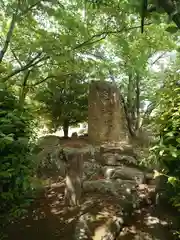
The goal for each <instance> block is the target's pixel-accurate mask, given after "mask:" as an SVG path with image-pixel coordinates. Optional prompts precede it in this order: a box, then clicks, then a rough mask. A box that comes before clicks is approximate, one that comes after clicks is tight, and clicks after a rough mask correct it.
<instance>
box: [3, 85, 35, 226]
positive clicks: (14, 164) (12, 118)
mask: <svg viewBox="0 0 180 240" xmlns="http://www.w3.org/2000/svg"><path fill="white" fill-rule="evenodd" d="M31 129H32V116H31V115H30V111H28V109H25V108H23V109H22V108H20V106H19V104H18V101H17V99H16V97H15V96H14V94H13V93H12V92H11V91H9V90H8V89H7V88H1V89H0V216H1V218H2V219H3V222H4V223H5V222H6V220H7V219H10V217H11V216H18V215H19V214H20V212H19V209H20V206H22V204H26V201H25V200H26V199H27V193H28V192H29V191H30V190H31V180H30V179H31V176H32V172H33V162H32V155H31V137H32V130H31ZM2 219H0V222H1V223H2Z"/></svg>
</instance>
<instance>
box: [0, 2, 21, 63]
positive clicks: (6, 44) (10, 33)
mask: <svg viewBox="0 0 180 240" xmlns="http://www.w3.org/2000/svg"><path fill="white" fill-rule="evenodd" d="M18 8H19V1H18V5H17V8H16V11H15V13H13V15H12V20H11V24H10V27H9V30H8V32H7V35H6V40H5V43H4V46H3V48H2V49H1V51H0V63H1V62H2V60H3V58H4V55H5V53H6V52H7V50H8V47H9V44H10V42H11V38H12V35H13V31H14V28H15V24H16V19H17V15H18Z"/></svg>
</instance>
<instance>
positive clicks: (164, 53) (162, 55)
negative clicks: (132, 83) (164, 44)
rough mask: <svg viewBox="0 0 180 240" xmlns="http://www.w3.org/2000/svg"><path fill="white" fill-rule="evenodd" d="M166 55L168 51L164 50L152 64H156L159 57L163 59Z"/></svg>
mask: <svg viewBox="0 0 180 240" xmlns="http://www.w3.org/2000/svg"><path fill="white" fill-rule="evenodd" d="M164 55H166V52H163V53H162V54H161V55H159V56H158V57H157V58H156V59H155V60H154V61H153V62H152V63H151V66H152V65H154V64H155V63H156V62H157V61H158V60H159V59H161V58H162V57H164Z"/></svg>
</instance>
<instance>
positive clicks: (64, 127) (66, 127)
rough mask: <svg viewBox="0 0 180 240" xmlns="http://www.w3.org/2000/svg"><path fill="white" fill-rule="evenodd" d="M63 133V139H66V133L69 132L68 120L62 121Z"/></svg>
mask: <svg viewBox="0 0 180 240" xmlns="http://www.w3.org/2000/svg"><path fill="white" fill-rule="evenodd" d="M63 132H64V137H65V138H68V132H69V121H68V120H64V124H63Z"/></svg>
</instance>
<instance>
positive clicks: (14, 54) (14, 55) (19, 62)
mask: <svg viewBox="0 0 180 240" xmlns="http://www.w3.org/2000/svg"><path fill="white" fill-rule="evenodd" d="M11 52H12V54H13V57H14V58H15V60H16V61H17V62H18V64H19V65H20V67H23V65H22V63H21V61H20V60H19V59H18V57H17V56H16V53H15V52H14V50H13V49H11Z"/></svg>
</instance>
